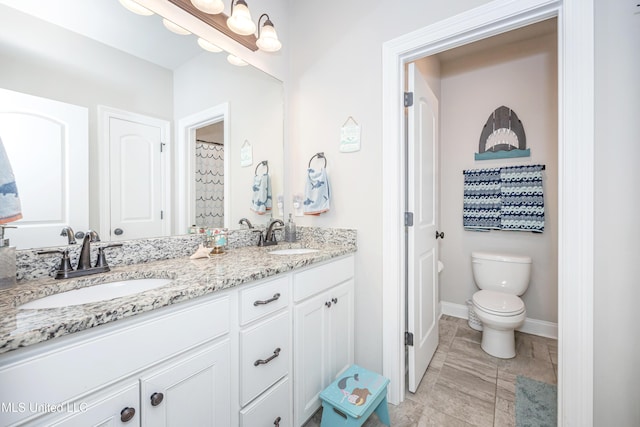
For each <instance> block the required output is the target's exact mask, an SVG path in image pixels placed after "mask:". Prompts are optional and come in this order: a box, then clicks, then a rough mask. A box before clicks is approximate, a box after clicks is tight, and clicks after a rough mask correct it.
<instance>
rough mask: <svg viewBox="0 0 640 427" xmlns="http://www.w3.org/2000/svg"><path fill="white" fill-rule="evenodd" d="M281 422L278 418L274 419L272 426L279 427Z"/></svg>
mask: <svg viewBox="0 0 640 427" xmlns="http://www.w3.org/2000/svg"><path fill="white" fill-rule="evenodd" d="M281 420H282V418H280V417H278V418H276V420H275V421H274V422H273V425H274V426H276V427H280V421H281Z"/></svg>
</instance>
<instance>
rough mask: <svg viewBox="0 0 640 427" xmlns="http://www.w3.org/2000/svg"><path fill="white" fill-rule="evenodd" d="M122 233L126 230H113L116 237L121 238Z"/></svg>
mask: <svg viewBox="0 0 640 427" xmlns="http://www.w3.org/2000/svg"><path fill="white" fill-rule="evenodd" d="M122 233H124V230H122V228H116V229H115V230H113V234H115V235H116V236H121V235H122Z"/></svg>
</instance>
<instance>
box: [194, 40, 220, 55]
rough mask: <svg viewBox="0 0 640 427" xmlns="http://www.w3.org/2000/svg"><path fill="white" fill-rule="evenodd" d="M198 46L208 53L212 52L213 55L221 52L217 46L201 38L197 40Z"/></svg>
mask: <svg viewBox="0 0 640 427" xmlns="http://www.w3.org/2000/svg"><path fill="white" fill-rule="evenodd" d="M198 45H200V47H201V48H203V49H204V50H206V51H209V52H213V53H218V52H222V49H220V48H219V47H218V46H216V45H215V44H213V43H211V42H209V41H207V40H205V39H202V38H198Z"/></svg>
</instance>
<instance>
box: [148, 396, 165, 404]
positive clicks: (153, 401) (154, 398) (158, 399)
mask: <svg viewBox="0 0 640 427" xmlns="http://www.w3.org/2000/svg"><path fill="white" fill-rule="evenodd" d="M163 399H164V394H162V393H153V394H152V395H151V406H158V405H159V404H161V403H162V400H163Z"/></svg>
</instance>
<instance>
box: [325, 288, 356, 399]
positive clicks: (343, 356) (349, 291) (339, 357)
mask: <svg viewBox="0 0 640 427" xmlns="http://www.w3.org/2000/svg"><path fill="white" fill-rule="evenodd" d="M353 292H354V289H353V280H349V281H348V282H345V283H343V284H342V285H339V286H336V287H335V288H333V289H331V290H330V291H329V293H328V297H329V300H330V301H331V307H330V308H329V310H328V311H329V328H328V332H329V336H328V337H327V338H326V341H327V343H328V349H327V350H328V351H329V355H328V365H329V368H328V372H327V373H328V374H329V378H328V380H327V382H326V384H325V387H326V386H328V385H329V384H331V382H333V380H335V379H336V378H337V377H338V376H339V375H340V374H342V373H343V372H344V371H345V370H346V369H347V368H349V366H351V365H352V364H353V352H354V339H353V334H354V326H353V321H354V320H353V312H354V309H353V307H354V301H353Z"/></svg>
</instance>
